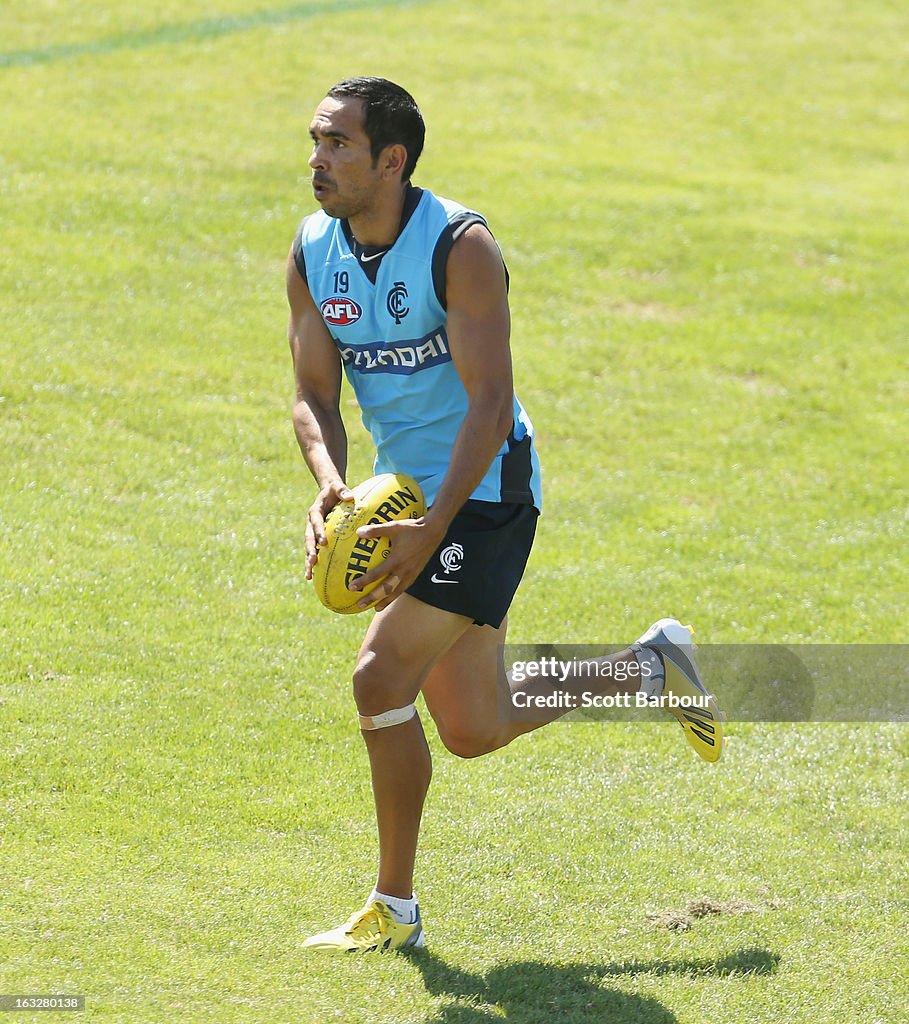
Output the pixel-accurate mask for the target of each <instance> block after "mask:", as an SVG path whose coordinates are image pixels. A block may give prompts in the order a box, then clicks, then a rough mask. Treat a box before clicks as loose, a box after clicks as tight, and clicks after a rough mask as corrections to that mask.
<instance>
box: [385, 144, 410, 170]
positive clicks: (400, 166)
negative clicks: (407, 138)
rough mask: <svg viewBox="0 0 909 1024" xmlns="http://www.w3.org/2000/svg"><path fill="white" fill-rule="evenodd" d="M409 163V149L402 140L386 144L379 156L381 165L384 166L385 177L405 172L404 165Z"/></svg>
mask: <svg viewBox="0 0 909 1024" xmlns="http://www.w3.org/2000/svg"><path fill="white" fill-rule="evenodd" d="M406 163H407V149H406V148H405V147H404V146H403V145H402V144H401V143H400V142H393V143H392V144H391V145H390V146H386V147H385V148H384V149H383V150H382V153H381V155H380V156H379V166H380V167H381V168H382V177H383V178H393V177H395V175H398V174H402V173H403V172H404V165H405V164H406Z"/></svg>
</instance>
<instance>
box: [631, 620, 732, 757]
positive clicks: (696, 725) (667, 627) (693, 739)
mask: <svg viewBox="0 0 909 1024" xmlns="http://www.w3.org/2000/svg"><path fill="white" fill-rule="evenodd" d="M693 636H694V633H693V631H692V629H691V626H683V625H682V624H681V623H680V622H679V620H678V619H660V620H659V622H655V623H654V624H653V625H652V626H651V627H650V629H648V630H647V632H646V633H645V634H644V635H643V636H642V637H641V638H640V640H638V641H637V643H636V644H634V645H633V647H632V650H634V648H635V647H648V648H649V649H650V650H652V651H655V652H656V653H657V654H658V655H659V657H660V660H661V661H662V662H663V668H664V670H665V672H666V677H665V681H664V683H663V690H662V693H661V694H660V695H659V696H660V706H661V707H662V708H663V710H664V711H668V712H669V714H670V715H674V716H675V718H676V720H677V721H678V723H679V725H681V727H682V728H683V729H684V731H685V737H686V739H687V740H688V742H689V743H690V744H691V745H692V747H694V749H695V750H696V751H697V752H698V754H700V756H701V757H702V758H703V759H704V760H705V761H719V759H720V756H721V754H722V753H723V713H722V712H721V711H720V709H719V705H718V704H717V702H716V698H715V697H713V696H712V695H711V693H710V692H709V691H708V690H707V687H706V686H704V684H703V683H702V682H701V677H700V675H699V674H698V670H697V666H696V665H695V663H694V643H693V640H692V637H693Z"/></svg>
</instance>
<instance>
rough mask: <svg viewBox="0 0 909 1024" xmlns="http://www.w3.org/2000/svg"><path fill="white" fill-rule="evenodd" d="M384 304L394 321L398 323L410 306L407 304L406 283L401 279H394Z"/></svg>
mask: <svg viewBox="0 0 909 1024" xmlns="http://www.w3.org/2000/svg"><path fill="white" fill-rule="evenodd" d="M385 305H386V307H387V309H388V312H389V313H390V314H391V315H392V316H393V317H394V318H395V323H396V324H400V322H401V321H402V320H403V319H404V317H405V316H407V314H408V313H409V312H410V306H408V305H407V285H406V284H404V282H403V281H395V283H394V287H393V288H392V289H391V291H390V292H389V293H388V297H387V298H386V299H385Z"/></svg>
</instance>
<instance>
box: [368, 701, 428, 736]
mask: <svg viewBox="0 0 909 1024" xmlns="http://www.w3.org/2000/svg"><path fill="white" fill-rule="evenodd" d="M416 713H417V709H416V707H415V705H413V704H408V705H407V706H406V707H403V708H394V709H392V710H391V711H383V712H382V714H381V715H357V718H359V719H360V728H361V729H366V730H367V731H370V730H372V729H387V728H389V727H390V726H392V725H403V724H404V723H405V722H409V721H410V720H411V718H413V716H414V715H415V714H416Z"/></svg>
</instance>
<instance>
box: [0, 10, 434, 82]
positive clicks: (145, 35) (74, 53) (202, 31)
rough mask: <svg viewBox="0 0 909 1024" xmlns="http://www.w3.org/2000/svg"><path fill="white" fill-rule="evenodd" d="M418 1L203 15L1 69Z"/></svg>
mask: <svg viewBox="0 0 909 1024" xmlns="http://www.w3.org/2000/svg"><path fill="white" fill-rule="evenodd" d="M415 2H419V0H315V2H314V3H303V4H291V5H290V6H289V7H278V8H274V9H272V10H267V11H253V12H250V13H249V14H237V15H225V16H224V17H221V18H202V19H200V20H199V21H188V22H185V23H184V24H178V25H160V26H158V27H157V28H150V29H145V30H143V31H139V32H124V33H122V34H120V35H116V36H108V37H107V38H105V39H89V40H86V41H85V42H82V43H56V44H54V45H52V46H42V47H38V48H36V49H34V50H13V51H10V52H9V53H0V68H5V67H6V68H8V67H23V66H28V65H31V64H50V63H53V62H54V61H61V60H72V59H73V58H75V57H84V56H88V55H99V54H107V53H114V52H115V51H117V50H138V49H142V48H143V47H146V46H160V45H164V44H168V43H184V42H190V41H192V40H198V39H213V38H217V37H218V36H226V35H231V34H232V33H235V32H246V31H248V30H249V29H254V28H261V27H263V26H271V25H285V24H287V23H289V22H293V21H305V20H306V19H308V18H314V17H317V16H318V15H321V14H347V13H348V12H350V11H366V10H378V9H381V8H383V7H409V6H411V5H412V4H413V3H415Z"/></svg>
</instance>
